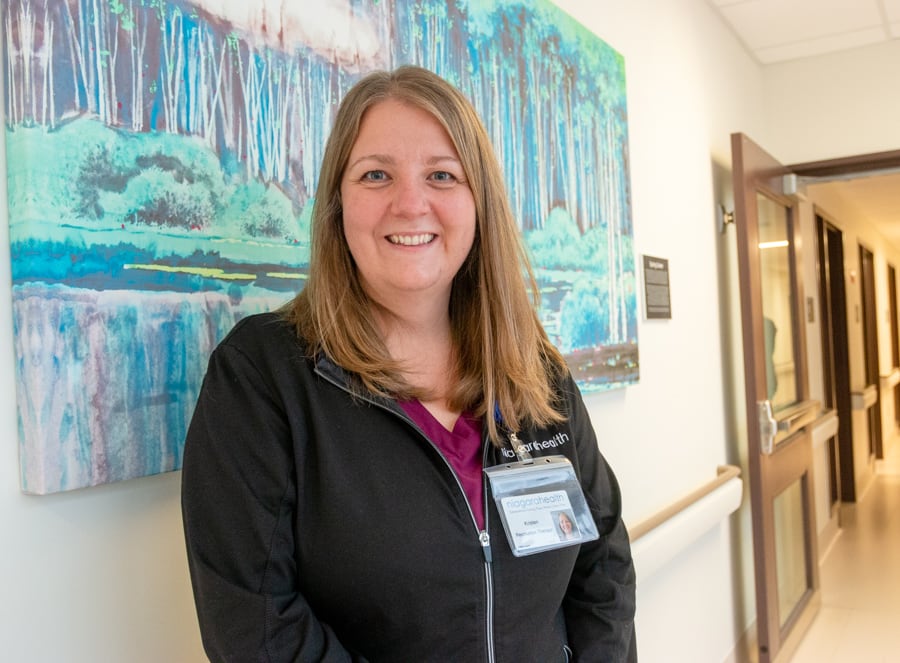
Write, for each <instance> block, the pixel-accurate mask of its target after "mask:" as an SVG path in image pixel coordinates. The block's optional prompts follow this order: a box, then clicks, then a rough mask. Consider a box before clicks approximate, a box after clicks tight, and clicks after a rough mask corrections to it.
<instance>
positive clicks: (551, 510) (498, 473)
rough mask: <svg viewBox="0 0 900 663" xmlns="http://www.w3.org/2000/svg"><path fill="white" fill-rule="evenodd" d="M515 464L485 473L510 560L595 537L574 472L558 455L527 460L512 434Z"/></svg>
mask: <svg viewBox="0 0 900 663" xmlns="http://www.w3.org/2000/svg"><path fill="white" fill-rule="evenodd" d="M509 439H510V444H511V445H512V448H513V451H514V452H515V454H516V457H517V458H518V461H516V462H514V463H505V464H503V465H495V466H494V467H488V468H485V470H484V473H485V474H486V475H487V477H488V479H489V480H490V482H491V491H492V492H493V494H494V502H496V504H497V510H498V511H499V512H500V520H501V521H502V522H503V529H504V531H505V532H506V538H507V539H508V540H509V546H510V548H511V549H512V553H513V555H515V556H516V557H522V556H524V555H532V554H534V553H540V552H544V551H546V550H553V549H555V548H565V547H566V546H573V545H578V544H581V543H584V542H586V541H593V540H594V539H596V538H598V537H599V534H598V532H597V525H596V523H595V522H594V519H593V517H592V516H591V512H590V509H589V508H588V505H587V502H586V501H585V499H584V491H582V489H581V484H579V483H578V478H577V477H576V475H575V468H574V467H572V463H571V462H569V459H568V458H566V457H565V456H562V455H553V456H541V457H539V458H536V459H535V458H532V457H531V454H530V453H529V452H528V450H527V449H526V448H525V446H524V445H523V444H522V443H521V442H520V441H519V439H518V438H517V437H516V434H515V433H512V434H511V435H510V437H509Z"/></svg>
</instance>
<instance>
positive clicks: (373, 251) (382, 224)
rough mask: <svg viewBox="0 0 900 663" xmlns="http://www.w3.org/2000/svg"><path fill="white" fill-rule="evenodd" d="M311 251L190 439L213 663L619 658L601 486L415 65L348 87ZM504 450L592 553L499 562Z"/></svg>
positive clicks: (626, 626) (618, 575) (622, 619)
mask: <svg viewBox="0 0 900 663" xmlns="http://www.w3.org/2000/svg"><path fill="white" fill-rule="evenodd" d="M312 227H313V230H312V233H313V238H312V253H311V263H310V275H309V280H308V282H307V285H306V287H305V288H304V289H303V291H302V292H301V293H300V294H299V295H298V296H297V297H296V298H295V299H294V301H293V302H292V303H291V304H290V305H289V306H287V307H286V308H285V309H284V310H282V311H280V312H278V313H273V314H263V315H259V316H252V317H249V318H246V319H244V320H243V321H241V322H240V323H238V324H237V325H236V326H235V328H234V330H233V331H232V332H231V333H230V334H229V335H228V337H227V338H226V339H225V340H224V341H223V342H222V343H221V345H220V346H219V347H218V348H217V349H216V351H215V352H214V353H213V356H212V357H211V359H210V363H209V369H208V373H207V376H206V378H205V380H204V384H203V388H202V392H201V394H200V398H199V400H198V403H197V409H196V412H195V414H194V417H193V420H192V422H191V426H190V430H189V433H188V439H187V442H186V446H185V455H184V474H183V510H184V523H185V532H186V539H187V547H188V556H189V561H190V569H191V577H192V582H193V586H194V594H195V599H196V603H197V609H198V614H199V618H200V627H201V633H202V636H203V643H204V647H205V649H206V651H207V654H208V655H209V657H210V658H211V659H212V660H215V661H220V660H222V661H224V660H229V661H232V660H233V661H402V662H410V661H414V662H420V661H442V662H443V661H463V662H472V661H498V662H516V663H518V662H521V661H540V662H541V663H543V662H547V661H566V660H572V656H573V655H574V660H578V661H598V662H599V661H603V662H604V663H614V662H617V661H625V660H628V656H629V652H632V651H633V629H632V621H633V615H634V572H633V568H632V563H631V555H630V550H629V544H628V538H627V535H626V532H625V529H624V526H623V524H622V521H621V518H620V498H619V490H618V486H617V484H616V481H615V478H614V476H613V473H612V471H611V470H610V469H609V467H608V466H607V464H606V463H605V461H604V460H603V458H602V457H601V455H600V453H599V452H598V449H597V443H596V439H595V436H594V431H593V428H592V427H591V424H590V421H589V420H588V416H587V413H586V411H585V408H584V405H583V403H582V401H581V398H580V396H579V394H578V390H577V388H576V386H575V384H574V383H573V381H572V379H571V377H570V376H569V374H568V371H567V370H566V367H565V363H564V361H563V359H562V357H561V356H560V354H559V353H558V352H557V350H556V349H555V348H553V346H552V345H551V344H550V343H549V341H548V339H547V336H546V335H545V333H544V332H543V330H542V328H541V326H540V323H539V321H538V318H537V316H536V314H535V310H534V306H533V303H532V302H531V300H530V299H529V297H528V295H527V291H526V287H525V282H524V281H523V278H522V274H523V269H524V270H525V273H526V275H527V276H528V278H529V279H530V281H531V282H530V286H531V291H532V292H534V293H536V292H537V288H536V287H535V284H534V279H533V277H532V276H531V272H530V269H528V267H527V261H526V258H525V254H524V251H523V248H522V244H521V241H520V239H519V233H518V230H517V227H516V224H515V222H514V220H513V218H512V214H511V212H510V209H509V206H508V202H507V199H506V195H505V191H504V187H503V182H502V178H501V174H500V169H499V166H498V164H497V162H496V159H495V157H494V155H493V152H492V149H491V144H490V141H489V138H488V136H487V133H486V132H485V130H484V128H483V126H482V124H481V122H480V120H479V119H478V117H477V115H476V113H475V111H474V109H473V108H472V106H471V104H470V103H469V102H468V101H467V100H466V99H465V98H464V97H463V96H462V94H460V93H459V92H458V91H457V90H456V89H455V88H453V87H452V86H451V85H449V84H448V83H446V82H445V81H443V80H442V79H441V78H439V77H438V76H436V75H434V74H432V73H431V72H428V71H426V70H424V69H420V68H417V67H401V68H400V69H397V70H396V71H394V72H392V73H385V72H380V73H375V74H371V75H369V76H367V77H366V78H364V79H363V80H362V81H360V82H359V83H358V84H357V85H356V86H354V88H353V89H352V90H351V91H350V92H349V93H348V95H347V97H346V98H345V99H344V101H343V102H342V104H341V107H340V109H339V110H338V114H337V117H336V120H335V126H334V128H333V131H332V134H331V136H330V138H329V140H328V144H327V146H326V149H325V155H324V159H323V165H322V171H321V174H320V180H319V184H318V189H317V191H316V202H315V208H314V212H313V224H312ZM510 437H512V439H513V440H516V441H520V442H521V444H522V445H523V446H524V447H525V448H528V449H530V450H531V451H532V454H533V455H534V456H535V457H539V456H541V455H546V454H549V453H553V454H564V455H565V456H566V457H567V458H568V459H569V460H570V461H571V463H572V465H573V466H574V467H575V469H576V472H577V473H578V477H579V479H580V483H581V486H582V488H583V490H584V493H585V496H586V498H587V502H588V504H589V505H590V513H591V515H592V516H593V518H594V520H595V522H596V524H597V528H598V530H599V532H600V538H599V539H597V540H595V541H592V542H590V543H583V544H581V545H569V546H567V547H562V548H557V549H554V550H550V551H548V552H543V553H539V554H534V555H528V556H524V557H515V556H514V555H513V554H512V552H511V549H510V544H509V543H508V542H507V540H506V538H505V534H504V530H503V527H502V525H501V522H500V518H499V517H498V512H497V507H496V505H495V504H494V502H493V500H492V499H490V489H489V486H487V485H486V480H485V478H484V476H483V473H482V470H483V469H484V468H485V467H488V466H493V465H497V464H499V463H505V462H509V461H510V460H515V453H514V451H513V450H512V448H511V446H510V441H509V438H510ZM548 440H554V441H555V443H554V445H553V446H552V447H551V446H550V445H544V444H541V443H542V442H544V441H548ZM545 448H546V449H545Z"/></svg>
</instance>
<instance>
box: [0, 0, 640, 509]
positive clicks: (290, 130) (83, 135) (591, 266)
mask: <svg viewBox="0 0 900 663" xmlns="http://www.w3.org/2000/svg"><path fill="white" fill-rule="evenodd" d="M2 33H3V42H2V66H3V80H4V87H3V110H4V114H5V140H6V154H7V168H8V181H7V189H8V207H9V224H10V228H9V236H10V256H11V265H12V278H13V288H12V300H13V323H14V352H15V363H16V385H17V398H18V420H19V421H18V428H19V445H20V459H21V486H22V489H23V491H25V492H28V493H37V494H44V493H52V492H58V491H64V490H70V489H75V488H82V487H87V486H93V485H97V484H101V483H106V482H111V481H119V480H123V479H128V478H133V477H138V476H145V475H150V474H156V473H160V472H166V471H170V470H175V469H178V468H179V467H180V463H181V452H182V445H183V441H184V437H185V433H186V430H187V426H188V423H189V421H190V417H191V413H192V410H193V406H194V403H195V401H196V398H197V394H198V392H199V389H200V384H201V382H202V379H203V375H204V372H205V369H206V362H207V359H208V357H209V354H210V352H211V351H212V349H213V348H214V347H215V346H216V344H217V343H218V342H219V341H220V340H221V339H222V338H223V337H224V335H225V334H226V333H227V331H228V330H229V329H230V328H231V327H232V326H233V325H234V323H235V322H236V321H237V320H239V319H240V318H242V317H243V316H246V315H250V314H253V313H256V312H261V311H265V310H271V309H273V308H275V307H278V306H280V305H281V304H283V303H285V302H286V301H288V300H289V299H290V298H291V297H292V296H293V294H294V293H295V292H297V291H298V290H299V289H301V288H302V287H303V283H304V278H305V274H306V269H307V266H308V259H309V219H310V210H311V207H312V203H313V195H314V191H315V186H316V181H317V169H318V165H319V161H320V159H321V155H322V151H323V148H324V143H325V139H326V137H327V135H328V132H329V129H330V126H331V121H332V118H333V115H334V111H335V109H336V105H337V103H338V102H339V100H340V98H341V97H342V95H343V93H344V92H345V91H346V90H347V89H348V88H349V87H350V86H351V85H352V84H353V83H354V82H355V81H356V80H358V79H359V78H360V77H361V76H362V75H364V74H365V73H366V72H368V71H370V70H372V69H385V68H391V67H394V66H396V65H399V64H403V63H415V64H420V65H423V66H425V67H428V68H430V69H432V70H433V71H435V72H437V73H438V74H440V75H442V76H444V77H445V78H447V79H448V80H450V81H451V82H452V83H454V84H455V85H457V86H458V87H459V88H460V89H461V90H462V91H463V92H464V93H465V94H466V95H467V96H468V97H469V98H470V99H471V100H472V102H473V103H474V105H475V106H476V108H477V109H478V111H479V113H480V114H481V117H482V118H483V119H484V121H485V123H486V125H487V127H488V130H489V132H490V134H491V136H492V140H493V142H494V145H495V147H496V150H497V154H498V156H499V158H500V161H501V164H502V166H503V169H504V173H505V177H506V181H507V185H508V188H509V193H510V197H511V200H512V203H513V208H514V211H515V214H516V216H517V219H518V221H519V224H520V226H521V229H522V232H523V234H524V238H525V241H526V244H527V246H528V248H529V251H530V252H531V255H532V258H533V260H534V265H535V267H536V275H537V277H538V280H539V286H540V289H541V293H540V297H541V302H542V306H541V312H540V313H541V317H542V320H543V322H544V325H545V326H546V329H547V331H548V333H549V334H550V336H551V338H552V339H553V340H554V342H555V343H556V344H557V345H558V346H559V347H560V348H561V349H562V351H563V352H564V354H565V355H566V357H567V359H568V361H569V363H570V366H571V368H572V371H573V373H574V374H575V376H576V378H577V379H578V381H579V383H580V384H581V387H582V389H584V390H585V391H593V390H602V389H611V388H618V387H622V386H624V385H627V384H631V383H633V382H635V381H636V380H637V379H638V368H639V364H638V344H637V303H636V286H635V283H636V273H635V271H636V270H635V260H634V253H633V247H632V226H631V201H630V191H629V179H628V132H627V112H626V103H625V71H624V62H623V58H622V57H621V56H620V55H619V54H618V53H617V52H616V51H615V50H614V49H613V48H611V47H610V46H609V45H607V44H605V43H604V42H603V41H602V40H601V39H599V38H598V37H596V36H595V35H594V34H592V33H590V32H589V31H587V30H586V29H585V28H584V27H583V26H581V25H580V24H578V23H577V22H576V21H574V20H573V19H572V18H570V17H569V16H568V15H566V14H564V13H563V12H561V11H560V10H559V9H558V8H556V7H555V6H554V5H552V4H551V3H549V2H546V1H545V0H440V1H438V0H317V2H315V3H310V2H294V3H288V2H275V1H274V0H257V1H256V2H246V1H244V0H200V1H197V2H187V1H184V2H179V1H176V0H5V1H4V3H3V7H2Z"/></svg>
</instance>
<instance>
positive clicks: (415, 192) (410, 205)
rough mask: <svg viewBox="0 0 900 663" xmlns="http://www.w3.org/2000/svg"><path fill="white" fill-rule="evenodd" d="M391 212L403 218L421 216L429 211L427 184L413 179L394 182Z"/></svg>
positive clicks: (400, 179)
mask: <svg viewBox="0 0 900 663" xmlns="http://www.w3.org/2000/svg"><path fill="white" fill-rule="evenodd" d="M393 194H394V195H393V198H392V200H391V211H393V213H394V214H396V215H398V216H401V217H415V216H421V215H422V214H424V213H425V212H427V211H428V193H427V190H426V184H425V183H424V182H421V181H417V180H416V179H413V178H398V179H396V180H395V181H394V186H393Z"/></svg>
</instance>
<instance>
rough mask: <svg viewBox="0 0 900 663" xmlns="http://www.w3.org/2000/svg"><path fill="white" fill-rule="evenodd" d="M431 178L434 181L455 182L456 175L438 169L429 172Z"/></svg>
mask: <svg viewBox="0 0 900 663" xmlns="http://www.w3.org/2000/svg"><path fill="white" fill-rule="evenodd" d="M431 179H433V180H435V181H436V182H455V181H456V176H455V175H454V174H453V173H448V172H447V171H446V170H439V171H437V172H436V173H432V174H431Z"/></svg>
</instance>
